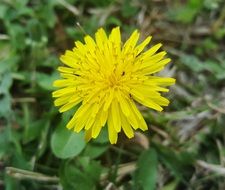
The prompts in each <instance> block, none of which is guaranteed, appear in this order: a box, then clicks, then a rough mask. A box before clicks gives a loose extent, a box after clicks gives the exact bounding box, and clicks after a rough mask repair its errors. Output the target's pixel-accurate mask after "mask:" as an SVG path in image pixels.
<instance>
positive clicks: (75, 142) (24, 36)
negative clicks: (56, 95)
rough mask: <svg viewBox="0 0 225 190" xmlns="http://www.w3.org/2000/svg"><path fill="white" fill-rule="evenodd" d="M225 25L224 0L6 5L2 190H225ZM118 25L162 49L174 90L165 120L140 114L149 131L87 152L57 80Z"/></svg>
mask: <svg viewBox="0 0 225 190" xmlns="http://www.w3.org/2000/svg"><path fill="white" fill-rule="evenodd" d="M76 23H79V24H80V26H81V27H78V26H77V24H76ZM224 23H225V4H224V1H223V0H186V1H178V0H174V1H164V0H158V1H156V0H152V1H148V0H140V1H138V0H131V1H128V0H112V1H110V0H84V1H81V0H67V1H65V0H50V1H45V0H36V1H35V0H30V1H29V0H15V1H13V0H1V3H0V189H6V190H14V189H18V190H25V189H34V190H39V189H42V190H43V189H47V190H51V189H52V190H55V189H61V188H63V189H66V190H67V189H68V190H71V189H75V190H76V189H78V190H80V189H82V190H92V189H96V190H101V189H110V188H111V189H125V190H126V189H127V190H130V189H134V190H151V189H152V190H154V189H159V190H180V189H182V190H183V189H196V190H217V189H219V190H223V189H225V127H224V123H225V116H224V114H225V86H224V82H225V61H224V60H225V53H224V52H225V44H224V39H225V24H224ZM117 25H119V26H120V27H121V31H122V33H123V39H124V40H125V39H127V37H128V36H129V35H130V33H131V32H132V31H133V30H134V29H136V28H137V29H139V30H140V31H141V35H142V39H143V38H145V37H146V36H147V35H153V43H154V44H156V43H159V42H161V43H163V45H164V46H163V49H164V50H166V51H167V52H168V56H169V57H171V58H172V63H171V64H170V65H169V66H168V67H167V68H166V70H165V71H164V73H163V75H166V76H173V77H175V78H176V79H177V83H176V85H174V86H173V87H172V88H171V91H170V92H169V93H168V94H166V96H169V99H170V100H171V104H170V105H169V107H167V108H166V109H165V111H163V112H162V113H157V112H155V111H152V110H147V109H144V110H143V111H142V112H143V115H144V117H145V120H146V121H147V123H148V125H149V131H147V132H144V133H137V136H136V138H135V139H132V140H128V139H126V138H124V137H123V136H122V135H120V136H119V143H118V144H117V145H113V146H112V145H110V144H109V143H108V140H107V138H108V137H107V132H106V131H105V130H103V131H102V132H101V135H100V137H99V138H98V139H96V140H94V141H92V142H90V143H88V144H86V143H85V142H84V141H83V134H82V133H81V134H75V133H70V132H69V131H67V129H65V125H66V123H67V122H68V120H69V117H70V116H71V114H73V111H72V112H69V113H65V114H60V113H59V112H58V110H57V108H55V107H54V106H53V100H52V97H51V92H52V91H53V89H54V88H53V87H52V81H54V80H55V79H56V78H58V73H57V72H56V68H57V66H58V65H60V64H61V63H60V61H59V56H60V55H61V54H63V53H64V51H65V50H66V49H70V48H72V47H73V45H74V41H75V40H82V39H83V36H84V33H88V34H90V35H91V36H93V34H94V32H95V31H96V30H97V29H98V28H99V27H101V26H102V27H104V28H105V29H106V30H107V31H110V29H111V28H112V27H114V26H117Z"/></svg>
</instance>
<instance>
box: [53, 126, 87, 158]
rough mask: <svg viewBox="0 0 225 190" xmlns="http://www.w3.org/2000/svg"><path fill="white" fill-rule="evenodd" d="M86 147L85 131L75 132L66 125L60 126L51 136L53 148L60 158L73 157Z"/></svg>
mask: <svg viewBox="0 0 225 190" xmlns="http://www.w3.org/2000/svg"><path fill="white" fill-rule="evenodd" d="M84 147H85V141H84V133H82V132H80V133H75V132H73V131H71V130H68V129H67V128H66V126H62V125H60V126H58V128H57V129H56V130H55V132H54V133H53V135H52V138H51V148H52V151H53V153H54V154H55V156H56V157H58V158H71V157H74V156H77V155H78V154H80V152H81V151H82V150H83V149H84Z"/></svg>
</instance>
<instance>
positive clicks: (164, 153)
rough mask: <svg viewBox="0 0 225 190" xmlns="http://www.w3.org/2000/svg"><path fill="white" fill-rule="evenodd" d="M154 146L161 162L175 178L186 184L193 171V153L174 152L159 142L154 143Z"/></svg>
mask: <svg viewBox="0 0 225 190" xmlns="http://www.w3.org/2000/svg"><path fill="white" fill-rule="evenodd" d="M155 146H156V148H157V149H156V150H157V152H158V155H159V159H160V160H161V161H162V163H164V164H165V165H166V167H167V168H168V169H169V170H170V172H171V173H172V174H173V175H174V176H175V177H176V178H177V179H179V180H182V181H183V182H184V183H186V184H187V180H188V179H190V177H191V174H192V172H193V168H192V164H193V162H194V155H193V154H190V153H188V152H175V151H174V150H173V149H170V148H168V147H164V146H161V145H159V144H157V145H156V144H155Z"/></svg>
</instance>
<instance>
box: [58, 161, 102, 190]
mask: <svg viewBox="0 0 225 190" xmlns="http://www.w3.org/2000/svg"><path fill="white" fill-rule="evenodd" d="M101 170H102V167H101V165H100V164H99V162H96V161H94V160H90V159H89V158H88V157H80V158H79V159H76V160H70V161H68V162H66V163H65V165H64V166H63V168H62V170H61V171H60V181H61V183H62V185H63V189H65V190H67V189H68V190H70V189H82V190H90V189H96V188H95V185H96V184H97V183H98V181H99V178H100V174H101Z"/></svg>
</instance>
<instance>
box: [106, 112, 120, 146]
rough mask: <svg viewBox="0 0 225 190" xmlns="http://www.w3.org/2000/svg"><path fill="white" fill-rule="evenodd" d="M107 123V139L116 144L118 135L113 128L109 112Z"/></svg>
mask: <svg viewBox="0 0 225 190" xmlns="http://www.w3.org/2000/svg"><path fill="white" fill-rule="evenodd" d="M107 124H108V135H109V141H110V143H111V144H116V142H117V138H118V135H117V132H116V130H115V129H114V126H113V121H112V116H111V115H110V114H109V118H108V121H107Z"/></svg>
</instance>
